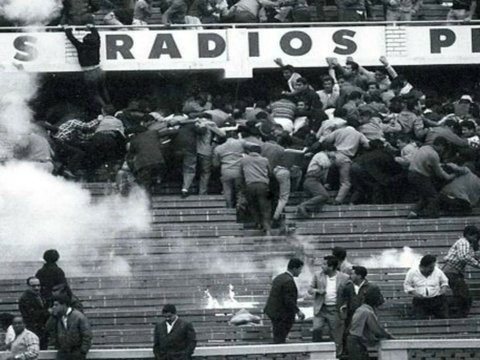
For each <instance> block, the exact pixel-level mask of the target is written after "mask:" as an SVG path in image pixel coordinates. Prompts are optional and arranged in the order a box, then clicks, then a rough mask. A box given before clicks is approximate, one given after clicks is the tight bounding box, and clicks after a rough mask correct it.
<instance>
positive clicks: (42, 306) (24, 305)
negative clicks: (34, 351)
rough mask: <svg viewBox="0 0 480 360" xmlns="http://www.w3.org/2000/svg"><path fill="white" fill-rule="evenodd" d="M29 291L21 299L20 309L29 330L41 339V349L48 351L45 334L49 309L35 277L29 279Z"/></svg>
mask: <svg viewBox="0 0 480 360" xmlns="http://www.w3.org/2000/svg"><path fill="white" fill-rule="evenodd" d="M27 285H28V289H27V290H25V292H24V293H23V294H22V296H21V297H20V300H19V301H18V308H19V310H20V313H21V314H22V317H23V321H24V323H25V326H26V328H27V329H28V330H30V331H32V332H33V333H35V335H37V336H38V338H39V339H40V349H41V350H46V349H47V346H48V343H47V337H46V333H45V324H46V322H47V320H48V316H49V314H48V308H47V306H46V303H45V300H44V299H43V298H42V295H41V294H40V289H41V286H40V280H38V279H37V278H36V277H35V276H31V277H29V278H28V279H27Z"/></svg>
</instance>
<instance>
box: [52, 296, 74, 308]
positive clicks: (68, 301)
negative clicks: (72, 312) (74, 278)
mask: <svg viewBox="0 0 480 360" xmlns="http://www.w3.org/2000/svg"><path fill="white" fill-rule="evenodd" d="M55 301H56V302H58V303H59V304H60V305H67V306H70V304H71V299H70V298H69V297H68V295H67V294H65V293H62V294H58V295H55V296H53V297H52V302H55Z"/></svg>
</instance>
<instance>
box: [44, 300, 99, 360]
mask: <svg viewBox="0 0 480 360" xmlns="http://www.w3.org/2000/svg"><path fill="white" fill-rule="evenodd" d="M47 329H48V331H49V335H50V337H49V339H50V343H51V344H52V345H54V346H55V349H57V350H58V352H57V357H56V360H85V359H86V356H87V353H88V351H89V350H90V347H91V346H92V331H91V330H90V324H89V322H88V319H87V318H86V317H85V315H83V314H82V313H81V312H80V311H78V310H75V309H73V308H72V307H70V302H69V299H68V297H66V296H61V295H59V296H57V297H55V298H54V301H53V306H52V316H50V319H48V323H47Z"/></svg>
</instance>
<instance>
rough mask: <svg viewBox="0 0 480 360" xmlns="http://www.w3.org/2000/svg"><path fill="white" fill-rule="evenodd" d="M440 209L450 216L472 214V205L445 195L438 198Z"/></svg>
mask: <svg viewBox="0 0 480 360" xmlns="http://www.w3.org/2000/svg"><path fill="white" fill-rule="evenodd" d="M439 203H440V208H441V209H442V210H443V211H445V212H446V213H448V214H452V215H468V214H470V213H471V212H472V205H470V203H469V202H468V201H466V200H462V199H457V198H452V197H449V196H447V195H445V194H440V196H439Z"/></svg>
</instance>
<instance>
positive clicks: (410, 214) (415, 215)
mask: <svg viewBox="0 0 480 360" xmlns="http://www.w3.org/2000/svg"><path fill="white" fill-rule="evenodd" d="M407 219H418V214H417V213H416V212H415V211H410V212H409V213H408V215H407Z"/></svg>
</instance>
